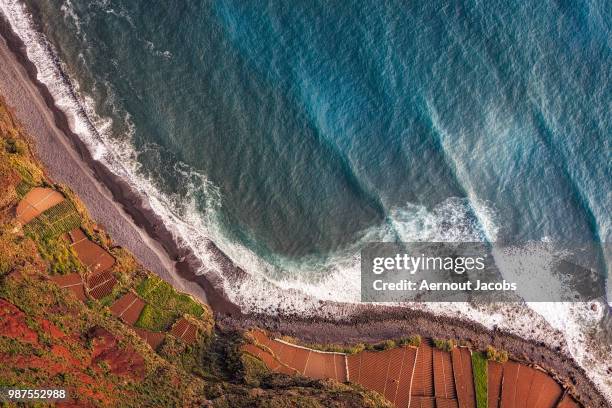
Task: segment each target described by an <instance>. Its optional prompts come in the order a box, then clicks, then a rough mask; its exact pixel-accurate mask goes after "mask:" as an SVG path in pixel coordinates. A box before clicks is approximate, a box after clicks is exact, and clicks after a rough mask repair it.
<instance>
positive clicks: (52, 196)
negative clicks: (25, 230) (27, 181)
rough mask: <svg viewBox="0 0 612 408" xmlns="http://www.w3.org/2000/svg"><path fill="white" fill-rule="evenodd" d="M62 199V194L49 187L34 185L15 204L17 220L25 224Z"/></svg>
mask: <svg viewBox="0 0 612 408" xmlns="http://www.w3.org/2000/svg"><path fill="white" fill-rule="evenodd" d="M62 201H64V196H63V195H61V194H60V193H58V192H57V191H55V190H53V189H50V188H43V187H35V188H33V189H32V190H30V192H28V193H27V194H26V195H25V197H24V198H23V199H22V200H21V202H20V203H19V205H17V213H16V215H17V220H19V222H21V223H22V224H27V223H28V222H30V221H32V220H33V219H34V218H36V217H38V216H39V215H40V214H42V213H43V212H44V211H45V210H48V209H49V208H51V207H53V206H55V205H57V204H59V203H61V202H62Z"/></svg>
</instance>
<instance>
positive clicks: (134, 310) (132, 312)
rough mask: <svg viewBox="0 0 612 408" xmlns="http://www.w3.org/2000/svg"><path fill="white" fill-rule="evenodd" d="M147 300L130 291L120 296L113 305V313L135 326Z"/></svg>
mask: <svg viewBox="0 0 612 408" xmlns="http://www.w3.org/2000/svg"><path fill="white" fill-rule="evenodd" d="M144 306H145V302H144V301H143V300H142V299H140V298H139V297H138V296H136V294H134V293H133V292H128V293H126V294H125V295H123V296H122V297H121V298H119V299H118V300H117V301H116V302H115V303H114V304H113V305H112V306H111V313H112V314H114V315H115V316H117V317H118V318H120V319H121V320H123V321H124V322H125V323H127V324H129V325H130V326H133V325H134V323H136V321H137V320H138V317H140V313H141V312H142V309H143V308H144Z"/></svg>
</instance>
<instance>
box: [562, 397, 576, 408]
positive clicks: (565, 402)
mask: <svg viewBox="0 0 612 408" xmlns="http://www.w3.org/2000/svg"><path fill="white" fill-rule="evenodd" d="M579 407H580V404H578V403H577V402H576V400H575V399H574V398H572V396H571V395H565V396H564V397H563V398H562V399H561V402H559V405H557V408H579Z"/></svg>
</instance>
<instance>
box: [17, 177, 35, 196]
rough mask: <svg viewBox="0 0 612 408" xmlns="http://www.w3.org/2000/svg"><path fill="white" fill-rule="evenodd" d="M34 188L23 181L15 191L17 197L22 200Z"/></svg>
mask: <svg viewBox="0 0 612 408" xmlns="http://www.w3.org/2000/svg"><path fill="white" fill-rule="evenodd" d="M32 187H34V185H32V184H30V183H28V182H27V181H25V180H21V182H19V184H17V186H16V187H15V191H16V192H17V196H18V197H19V198H20V199H21V198H23V197H25V195H26V194H28V192H29V191H30V190H31V189H32Z"/></svg>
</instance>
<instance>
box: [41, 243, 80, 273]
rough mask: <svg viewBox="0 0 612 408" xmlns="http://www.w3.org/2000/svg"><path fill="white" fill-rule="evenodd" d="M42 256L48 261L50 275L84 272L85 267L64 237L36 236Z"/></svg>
mask: <svg viewBox="0 0 612 408" xmlns="http://www.w3.org/2000/svg"><path fill="white" fill-rule="evenodd" d="M34 240H35V241H36V244H37V246H38V252H39V253H40V256H41V257H42V258H43V259H44V260H45V261H47V262H48V268H47V270H48V272H49V274H50V275H65V274H68V273H72V272H84V271H85V267H84V266H83V264H82V263H81V261H80V260H79V258H78V257H77V255H76V253H75V252H74V250H73V249H72V247H70V245H69V244H68V242H67V241H66V240H64V239H63V238H61V237H59V238H51V237H47V236H43V237H38V236H36V237H34Z"/></svg>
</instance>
